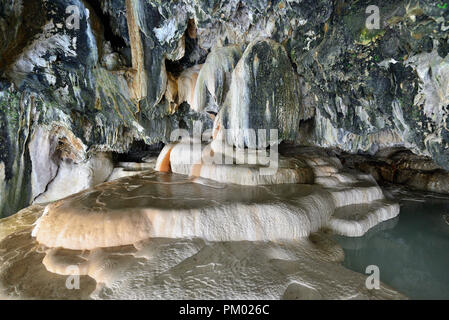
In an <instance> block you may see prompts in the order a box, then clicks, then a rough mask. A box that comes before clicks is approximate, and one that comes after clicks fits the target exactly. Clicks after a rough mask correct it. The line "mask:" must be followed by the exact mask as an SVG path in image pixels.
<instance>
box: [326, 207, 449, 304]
mask: <svg viewBox="0 0 449 320" xmlns="http://www.w3.org/2000/svg"><path fill="white" fill-rule="evenodd" d="M445 215H449V201H448V200H434V199H431V200H425V201H423V202H419V201H410V200H404V201H402V203H401V213H400V215H399V216H398V217H397V218H395V219H392V220H389V221H386V222H383V223H381V224H379V225H378V226H376V227H375V228H373V229H372V230H371V231H369V232H368V233H367V234H365V235H364V236H363V237H358V238H348V237H342V236H335V238H336V240H337V241H338V242H339V243H340V245H342V246H343V249H344V251H345V260H344V263H343V265H344V266H345V267H347V268H348V269H351V270H354V271H357V272H360V273H365V270H366V267H367V266H369V265H377V266H378V267H379V270H380V280H381V281H382V282H383V283H385V284H388V285H390V286H391V287H393V288H394V289H396V290H398V291H400V292H402V293H403V294H405V295H407V296H408V297H409V298H411V299H449V224H448V223H447V222H446V221H445ZM446 217H447V216H446ZM448 219H449V218H448Z"/></svg>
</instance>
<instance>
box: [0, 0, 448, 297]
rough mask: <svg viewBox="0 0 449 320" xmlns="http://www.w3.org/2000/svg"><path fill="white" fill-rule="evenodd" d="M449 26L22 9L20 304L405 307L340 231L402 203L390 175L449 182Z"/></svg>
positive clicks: (18, 45) (135, 7) (41, 0)
mask: <svg viewBox="0 0 449 320" xmlns="http://www.w3.org/2000/svg"><path fill="white" fill-rule="evenodd" d="M373 6H374V8H376V10H377V9H378V12H377V13H378V14H375V15H374V16H375V17H374V19H378V21H377V22H378V23H376V26H374V27H371V26H370V25H369V24H368V21H369V19H368V18H370V19H371V18H372V16H369V17H368V15H369V14H370V13H369V12H370V11H369V10H367V9H368V8H371V9H372V8H373ZM376 10H374V12H376ZM37 12H38V13H39V14H36V13H37ZM367 12H368V13H367ZM448 18H449V9H448V8H446V7H442V6H441V5H439V2H437V1H430V0H416V1H411V2H410V1H408V0H407V1H406V0H401V1H395V2H383V1H368V0H366V1H365V0H363V1H360V0H354V1H342V0H305V1H296V0H274V1H273V0H272V1H267V0H259V1H239V0H229V1H204V0H199V1H191V0H176V1H172V0H169V1H156V0H154V1H153V0H104V1H99V0H51V1H50V0H35V1H18V0H4V1H2V2H1V3H0V30H2V34H1V35H0V210H1V211H0V217H7V218H6V219H3V220H0V295H1V296H2V297H6V298H73V299H88V298H99V299H108V298H109V299H114V298H162V299H167V298H180V299H181V298H209V299H211V298H234V299H237V298H254V299H263V298H267V299H281V298H285V299H292V298H298V299H308V298H316V299H319V298H324V299H365V298H386V299H389V298H405V297H404V296H403V295H401V294H400V293H398V292H396V291H394V290H391V289H390V288H388V287H386V286H385V285H383V284H382V285H381V288H380V289H379V290H374V291H370V290H368V289H366V286H365V277H364V276H363V275H361V274H357V273H354V272H351V271H349V270H346V269H344V268H343V267H342V266H341V264H340V262H341V261H342V259H343V253H342V250H341V248H340V247H339V246H338V245H337V244H335V243H334V242H333V241H332V240H331V239H330V235H331V234H340V235H345V236H349V237H356V236H362V235H363V234H365V233H366V232H367V231H368V230H369V229H371V228H372V227H374V226H375V225H377V224H379V223H380V222H383V221H386V220H389V219H391V218H394V217H396V216H397V215H398V214H399V206H398V204H396V203H395V202H392V201H390V200H388V199H386V197H385V196H384V194H383V192H382V190H381V189H380V187H379V186H378V184H377V183H376V181H375V180H376V179H377V180H378V181H379V182H381V183H382V182H391V183H399V184H405V185H408V186H414V187H417V188H420V189H421V190H431V191H437V192H447V190H446V185H447V181H449V178H448V175H447V173H446V171H445V170H448V169H449V154H448V151H447V149H448V141H449V136H448V129H447V125H448V123H447V119H448V117H447V115H448V110H447V106H448V103H449V93H448V92H449V90H448V89H449V88H448V83H449V81H448V80H449V60H448V59H449V55H448V53H449V43H448V32H447V31H448V28H449V27H448V26H447V25H446V24H447V22H446V21H447V20H448ZM286 146H287V151H285V150H281V149H283V148H282V147H286ZM324 148H326V149H324ZM391 148H393V149H391ZM399 148H400V149H399ZM389 150H390V151H391V150H403V153H401V152H399V153H395V152H389ZM356 154H357V155H356ZM367 159H369V161H366V160H367ZM30 205H31V206H30ZM23 208H25V209H23ZM20 209H23V210H21V211H19V210H20ZM18 211H19V212H18ZM16 212H18V213H17V214H15V215H12V214H14V213H16ZM10 215H12V216H10ZM8 216H10V217H8ZM70 276H72V277H78V278H77V279H78V280H79V281H80V283H79V284H80V288H81V289H80V290H73V291H71V290H69V289H68V286H67V282H66V280H67V279H68V278H70Z"/></svg>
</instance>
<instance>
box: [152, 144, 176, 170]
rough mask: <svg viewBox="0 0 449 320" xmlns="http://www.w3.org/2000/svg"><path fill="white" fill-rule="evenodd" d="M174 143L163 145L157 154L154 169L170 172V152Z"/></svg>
mask: <svg viewBox="0 0 449 320" xmlns="http://www.w3.org/2000/svg"><path fill="white" fill-rule="evenodd" d="M174 146H175V144H173V145H171V146H167V147H165V148H164V149H163V150H162V151H161V154H160V155H159V157H158V159H157V162H156V167H155V170H156V171H159V172H171V166H170V154H171V151H172V149H173V147H174Z"/></svg>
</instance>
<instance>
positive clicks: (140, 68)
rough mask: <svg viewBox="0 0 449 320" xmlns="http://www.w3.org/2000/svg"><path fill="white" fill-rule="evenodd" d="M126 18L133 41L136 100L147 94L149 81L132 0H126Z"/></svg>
mask: <svg viewBox="0 0 449 320" xmlns="http://www.w3.org/2000/svg"><path fill="white" fill-rule="evenodd" d="M126 18H127V19H126V20H127V22H128V30H129V39H130V42H131V56H132V68H133V72H132V80H131V88H130V93H131V97H132V98H133V99H134V100H136V101H140V100H142V99H143V98H145V97H146V95H147V82H146V72H145V62H144V52H143V46H142V39H141V35H140V28H139V26H138V25H137V23H136V17H135V15H134V9H133V4H132V0H126Z"/></svg>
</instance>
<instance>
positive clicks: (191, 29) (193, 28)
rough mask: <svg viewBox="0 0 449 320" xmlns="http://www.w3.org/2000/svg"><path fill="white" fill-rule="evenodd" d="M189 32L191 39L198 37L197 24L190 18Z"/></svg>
mask: <svg viewBox="0 0 449 320" xmlns="http://www.w3.org/2000/svg"><path fill="white" fill-rule="evenodd" d="M187 34H188V35H189V37H190V38H191V39H196V24H195V20H193V19H190V20H189V22H188V25H187Z"/></svg>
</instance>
